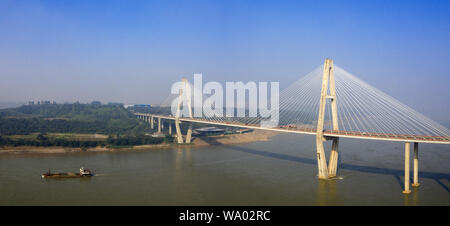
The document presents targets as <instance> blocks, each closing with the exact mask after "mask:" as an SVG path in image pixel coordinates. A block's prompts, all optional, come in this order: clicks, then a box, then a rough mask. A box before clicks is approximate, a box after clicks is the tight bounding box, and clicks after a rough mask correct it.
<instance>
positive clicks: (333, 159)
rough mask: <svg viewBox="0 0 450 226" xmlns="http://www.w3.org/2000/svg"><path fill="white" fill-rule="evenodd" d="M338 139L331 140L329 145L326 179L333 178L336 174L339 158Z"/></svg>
mask: <svg viewBox="0 0 450 226" xmlns="http://www.w3.org/2000/svg"><path fill="white" fill-rule="evenodd" d="M338 149H339V138H337V137H335V138H333V144H332V145H331V152H330V161H329V163H328V177H335V176H336V173H337V163H338V156H339V150H338Z"/></svg>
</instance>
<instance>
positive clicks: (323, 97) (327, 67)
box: [316, 59, 339, 179]
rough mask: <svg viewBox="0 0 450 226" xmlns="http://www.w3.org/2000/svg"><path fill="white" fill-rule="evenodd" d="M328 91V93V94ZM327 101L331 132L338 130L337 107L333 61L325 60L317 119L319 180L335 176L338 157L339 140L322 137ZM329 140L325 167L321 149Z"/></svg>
mask: <svg viewBox="0 0 450 226" xmlns="http://www.w3.org/2000/svg"><path fill="white" fill-rule="evenodd" d="M328 86H329V87H328ZM328 88H329V89H328ZM328 90H329V91H330V93H329V94H328ZM327 99H330V100H331V117H332V125H333V130H339V124H338V116H337V105H336V86H335V80H334V69H333V60H331V59H326V60H325V64H324V66H323V77H322V91H321V93H320V104H319V117H318V120H317V135H316V146H317V166H318V168H319V179H328V178H330V177H335V176H336V171H337V163H338V155H339V153H338V147H339V138H338V137H324V135H323V125H324V120H325V107H326V102H327ZM330 139H331V140H332V141H333V144H332V147H331V152H330V161H329V165H328V167H327V159H326V155H325V150H324V147H323V142H324V141H326V140H330Z"/></svg>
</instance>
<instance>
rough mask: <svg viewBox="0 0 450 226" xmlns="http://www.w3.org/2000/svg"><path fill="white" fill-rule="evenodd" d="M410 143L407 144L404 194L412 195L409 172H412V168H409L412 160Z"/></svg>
mask: <svg viewBox="0 0 450 226" xmlns="http://www.w3.org/2000/svg"><path fill="white" fill-rule="evenodd" d="M410 146H411V145H410V143H409V142H405V190H403V192H402V193H403V194H409V193H411V190H410V189H409V171H410V167H409V160H410V156H409V154H410V152H411V150H410V149H411V147H410Z"/></svg>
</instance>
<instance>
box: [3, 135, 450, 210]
mask: <svg viewBox="0 0 450 226" xmlns="http://www.w3.org/2000/svg"><path fill="white" fill-rule="evenodd" d="M314 141H315V138H314V137H313V136H307V135H295V134H280V135H277V136H275V137H272V138H271V141H264V142H254V143H248V144H239V145H217V146H207V147H182V148H173V149H163V150H147V151H117V152H109V153H108V152H96V153H68V154H3V155H0V205H450V196H449V189H450V183H449V180H450V164H449V163H448V162H449V160H450V147H449V146H448V145H436V144H433V145H430V144H423V145H422V144H421V145H419V159H420V162H419V170H420V171H419V172H420V174H419V177H420V178H419V181H420V183H421V186H420V187H419V188H412V193H411V194H410V195H403V194H402V193H401V191H402V189H403V175H404V172H403V167H404V165H403V164H404V144H403V143H400V142H385V141H367V140H354V139H341V142H340V150H341V155H340V161H339V169H338V178H337V179H333V180H327V181H319V180H318V179H317V165H316V159H315V156H316V154H315V147H314V146H315V143H314ZM328 143H329V144H327V146H326V148H327V149H326V150H329V149H330V146H331V145H330V144H331V142H328ZM411 153H412V152H411ZM327 154H328V153H327ZM411 156H412V154H411ZM411 162H412V161H411ZM81 166H84V167H86V168H90V169H91V170H92V171H93V172H94V173H96V176H94V177H91V178H75V179H60V180H55V179H42V178H41V174H42V173H43V172H45V171H47V170H48V169H49V168H50V169H52V170H53V171H71V172H75V171H77V170H78V169H79V168H80V167H81ZM411 175H412V174H411ZM411 181H412V180H411Z"/></svg>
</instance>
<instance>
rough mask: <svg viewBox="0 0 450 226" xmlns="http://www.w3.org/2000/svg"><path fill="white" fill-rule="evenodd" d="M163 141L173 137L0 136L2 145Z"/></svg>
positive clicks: (114, 144) (111, 144) (88, 145)
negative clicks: (86, 138) (92, 138)
mask: <svg viewBox="0 0 450 226" xmlns="http://www.w3.org/2000/svg"><path fill="white" fill-rule="evenodd" d="M163 142H173V140H172V138H170V137H166V138H161V137H151V136H145V135H139V136H119V137H117V136H109V137H108V138H107V139H103V140H74V139H70V140H69V139H61V138H58V137H55V136H48V135H46V134H42V133H39V134H38V135H37V136H35V137H26V138H11V137H3V136H0V146H13V147H17V146H36V147H52V146H60V147H71V148H93V147H97V146H101V147H105V146H108V147H123V146H127V147H129V146H134V145H144V144H161V143H163Z"/></svg>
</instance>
